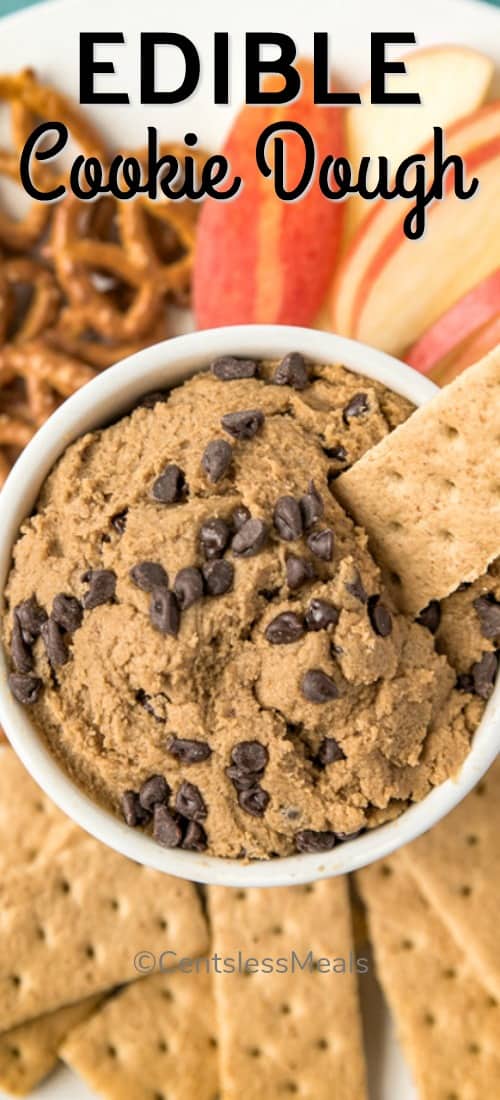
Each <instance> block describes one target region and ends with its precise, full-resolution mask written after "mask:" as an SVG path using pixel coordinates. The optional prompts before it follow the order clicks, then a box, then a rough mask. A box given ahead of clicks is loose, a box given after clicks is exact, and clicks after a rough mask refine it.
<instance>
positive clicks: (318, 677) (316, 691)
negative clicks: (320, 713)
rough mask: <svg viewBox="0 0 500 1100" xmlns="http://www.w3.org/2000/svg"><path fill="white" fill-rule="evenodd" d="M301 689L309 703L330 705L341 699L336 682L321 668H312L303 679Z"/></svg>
mask: <svg viewBox="0 0 500 1100" xmlns="http://www.w3.org/2000/svg"><path fill="white" fill-rule="evenodd" d="M300 687H301V691H302V694H303V696H304V698H305V699H307V700H308V702H309V703H328V702H330V700H331V699H338V697H339V689H338V687H337V685H336V683H335V680H332V677H331V676H328V675H327V673H326V672H323V669H321V668H310V669H309V670H308V672H306V673H305V674H304V676H303V677H302V681H301V685H300Z"/></svg>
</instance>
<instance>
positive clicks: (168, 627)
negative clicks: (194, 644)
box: [149, 588, 181, 638]
mask: <svg viewBox="0 0 500 1100" xmlns="http://www.w3.org/2000/svg"><path fill="white" fill-rule="evenodd" d="M149 617H150V619H151V623H152V625H153V626H154V628H155V630H159V632H160V634H170V635H171V636H172V637H173V638H175V637H177V634H178V633H179V627H180V624H181V616H180V611H179V604H178V603H177V597H176V596H175V593H174V592H172V591H171V590H170V588H155V589H154V590H153V592H152V593H151V604H150V608H149Z"/></svg>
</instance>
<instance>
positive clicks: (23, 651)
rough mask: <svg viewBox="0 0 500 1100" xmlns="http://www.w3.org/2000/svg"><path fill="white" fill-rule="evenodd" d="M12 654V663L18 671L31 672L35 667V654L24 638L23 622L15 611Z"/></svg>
mask: <svg viewBox="0 0 500 1100" xmlns="http://www.w3.org/2000/svg"><path fill="white" fill-rule="evenodd" d="M11 654H12V663H13V665H14V668H15V669H16V672H24V673H28V672H31V670H32V668H33V654H32V652H31V649H30V647H29V645H27V644H26V642H25V640H24V638H23V632H22V630H21V623H20V622H19V619H18V617H17V614H16V612H15V611H14V619H13V622H12V642H11Z"/></svg>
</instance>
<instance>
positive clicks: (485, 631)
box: [472, 592, 500, 639]
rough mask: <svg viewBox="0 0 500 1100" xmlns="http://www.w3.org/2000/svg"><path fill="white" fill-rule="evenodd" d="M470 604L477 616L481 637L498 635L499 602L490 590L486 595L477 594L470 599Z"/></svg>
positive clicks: (499, 626)
mask: <svg viewBox="0 0 500 1100" xmlns="http://www.w3.org/2000/svg"><path fill="white" fill-rule="evenodd" d="M472 606H473V608H474V610H475V611H477V614H478V616H479V623H480V626H481V634H482V635H483V638H491V639H493V638H499V637H500V603H499V602H498V600H496V599H495V597H494V595H493V593H492V592H490V593H488V595H487V596H478V598H477V600H473V601H472Z"/></svg>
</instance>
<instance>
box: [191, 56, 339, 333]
mask: <svg viewBox="0 0 500 1100" xmlns="http://www.w3.org/2000/svg"><path fill="white" fill-rule="evenodd" d="M297 67H298V69H299V71H300V73H301V77H302V91H301V94H300V96H299V97H298V99H297V100H295V102H294V103H292V104H289V105H286V106H283V107H281V108H280V107H268V106H263V107H248V106H247V107H244V108H243V109H242V111H241V112H240V114H239V115H238V117H237V119H236V121H235V123H234V125H233V128H232V130H231V132H230V134H229V137H228V139H227V141H226V143H225V145H224V149H223V153H224V155H225V156H226V157H227V158H228V160H229V163H230V164H231V167H232V169H233V172H234V173H235V174H236V175H239V176H241V177H242V179H243V180H244V186H243V188H242V189H241V191H240V192H239V194H238V195H237V196H236V197H235V198H234V199H231V200H229V201H228V202H220V201H215V200H210V199H209V200H207V201H206V202H205V203H204V205H203V209H202V212H201V215H200V220H199V223H198V233H197V244H196V254H195V267H194V290H193V297H194V310H195V316H196V321H197V325H198V327H199V328H210V327H215V326H218V325H235V324H252V323H269V324H272V323H274V324H291V325H308V324H311V323H312V322H313V321H314V318H315V317H316V315H317V313H318V310H319V309H320V306H321V304H322V302H323V300H324V298H325V295H326V293H327V290H328V286H329V283H330V279H331V275H332V270H333V268H334V266H335V263H336V259H337V256H338V252H339V247H340V241H341V234H342V225H343V220H344V204H343V203H335V202H331V201H329V200H328V199H327V198H325V197H324V196H323V195H322V194H321V192H320V190H319V187H318V185H317V180H316V181H315V182H314V183H313V185H312V186H311V187H310V188H309V190H308V191H307V192H306V194H305V195H303V196H302V197H301V198H300V199H298V200H296V201H295V202H288V203H287V202H283V201H282V200H280V199H278V198H277V197H276V195H275V193H274V188H273V184H272V181H270V180H265V179H264V178H263V177H262V175H261V174H260V172H259V171H258V169H257V165H256V161H255V147H256V144H257V139H258V137H259V135H260V134H261V133H262V131H263V130H264V129H265V127H266V126H268V125H270V124H271V123H273V122H278V121H283V120H287V121H295V122H300V123H301V124H302V125H303V126H305V127H306V128H307V129H308V131H309V132H310V133H311V134H312V136H313V138H314V141H315V144H316V150H317V158H318V160H317V163H320V162H321V160H322V159H324V157H326V156H327V155H328V154H332V155H333V156H340V155H342V154H343V152H344V112H343V110H342V109H338V108H335V109H333V108H331V107H330V108H329V107H320V106H317V105H315V104H314V101H313V68H312V63H311V62H310V61H300V62H298V64H297ZM284 140H285V144H286V148H287V158H288V165H289V176H290V178H291V179H294V180H295V179H298V178H299V177H300V175H301V173H302V168H303V152H302V150H303V145H302V142H301V141H300V139H298V138H297V137H296V136H295V135H288V137H286V138H285V139H284Z"/></svg>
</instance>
